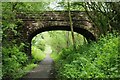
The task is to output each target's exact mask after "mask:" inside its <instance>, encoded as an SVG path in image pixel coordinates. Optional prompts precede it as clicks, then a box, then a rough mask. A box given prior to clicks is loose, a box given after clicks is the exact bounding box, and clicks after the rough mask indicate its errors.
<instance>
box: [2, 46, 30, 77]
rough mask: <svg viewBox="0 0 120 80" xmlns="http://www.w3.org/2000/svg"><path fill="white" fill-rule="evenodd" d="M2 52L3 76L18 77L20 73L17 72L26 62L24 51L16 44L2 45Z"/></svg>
mask: <svg viewBox="0 0 120 80" xmlns="http://www.w3.org/2000/svg"><path fill="white" fill-rule="evenodd" d="M2 52H3V54H2V57H3V59H2V64H3V66H2V72H3V78H9V79H12V78H18V76H20V75H18V74H17V73H19V71H21V70H22V68H23V66H25V65H26V64H27V61H28V57H27V56H26V54H25V53H24V52H21V51H20V50H19V47H18V46H16V45H14V46H11V47H10V46H9V47H3V48H2Z"/></svg>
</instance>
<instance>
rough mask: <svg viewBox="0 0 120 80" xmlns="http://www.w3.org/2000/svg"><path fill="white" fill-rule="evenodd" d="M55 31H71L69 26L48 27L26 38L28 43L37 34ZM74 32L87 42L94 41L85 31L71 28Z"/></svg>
mask: <svg viewBox="0 0 120 80" xmlns="http://www.w3.org/2000/svg"><path fill="white" fill-rule="evenodd" d="M55 30H62V31H71V29H70V26H49V27H43V28H40V29H37V30H35V31H34V32H32V33H31V34H29V36H28V40H29V42H31V40H32V39H33V37H34V36H36V35H37V34H39V33H42V32H45V31H55ZM73 30H74V32H77V33H78V34H81V35H83V36H84V37H85V38H86V39H87V41H88V42H89V41H96V37H95V36H94V35H93V34H92V33H91V32H89V31H88V30H86V29H83V28H80V27H75V26H74V27H73Z"/></svg>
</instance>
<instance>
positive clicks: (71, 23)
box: [67, 0, 76, 49]
mask: <svg viewBox="0 0 120 80" xmlns="http://www.w3.org/2000/svg"><path fill="white" fill-rule="evenodd" d="M67 3H68V12H69V20H70V29H71V36H72V42H73V48H74V49H76V44H75V37H74V31H73V22H72V17H71V12H70V2H69V0H68V2H67Z"/></svg>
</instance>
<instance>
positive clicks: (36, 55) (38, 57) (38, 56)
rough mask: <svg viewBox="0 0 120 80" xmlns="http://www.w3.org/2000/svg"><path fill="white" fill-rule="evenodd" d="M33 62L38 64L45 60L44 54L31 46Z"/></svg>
mask: <svg viewBox="0 0 120 80" xmlns="http://www.w3.org/2000/svg"><path fill="white" fill-rule="evenodd" d="M32 56H33V62H39V61H41V60H43V59H44V58H45V56H46V55H45V53H44V52H42V51H41V50H40V49H38V48H37V47H36V46H32Z"/></svg>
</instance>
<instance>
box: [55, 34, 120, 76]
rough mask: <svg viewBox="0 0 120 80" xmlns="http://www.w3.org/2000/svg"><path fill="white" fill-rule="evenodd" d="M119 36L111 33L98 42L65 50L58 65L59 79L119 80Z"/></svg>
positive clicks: (60, 55)
mask: <svg viewBox="0 0 120 80" xmlns="http://www.w3.org/2000/svg"><path fill="white" fill-rule="evenodd" d="M118 66H119V64H118V36H117V34H111V33H109V34H108V35H106V36H102V37H101V38H100V40H99V41H98V42H91V43H90V44H86V45H83V46H79V47H78V48H77V50H76V51H75V50H73V49H71V48H69V49H64V50H63V51H62V53H61V54H59V60H58V61H57V63H56V70H57V73H58V75H57V77H59V78H61V77H62V78H117V77H120V74H119V73H118Z"/></svg>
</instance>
